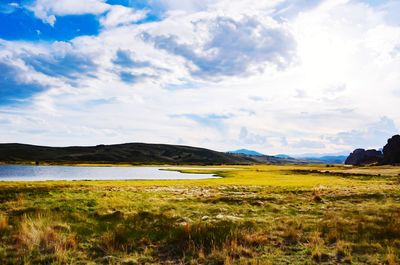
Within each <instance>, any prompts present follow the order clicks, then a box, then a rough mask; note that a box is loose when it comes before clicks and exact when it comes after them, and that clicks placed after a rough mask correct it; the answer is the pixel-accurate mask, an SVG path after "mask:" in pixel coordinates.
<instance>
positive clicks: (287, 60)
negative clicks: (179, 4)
mask: <svg viewBox="0 0 400 265" xmlns="http://www.w3.org/2000/svg"><path fill="white" fill-rule="evenodd" d="M193 24H194V25H195V28H194V31H195V33H196V30H197V29H198V28H202V27H206V28H207V32H208V34H209V37H208V38H207V39H206V40H205V41H202V42H200V43H182V41H181V40H180V39H179V36H176V35H168V36H165V35H157V36H149V35H145V39H146V40H148V41H151V42H153V43H154V45H155V47H156V48H158V49H163V50H166V51H168V52H170V53H173V54H176V55H178V56H181V57H183V58H184V59H185V60H187V61H188V62H189V63H190V65H189V70H190V72H191V73H192V75H194V76H198V77H223V76H235V75H236V76H240V75H242V76H245V75H249V74H251V73H252V72H253V73H254V72H257V71H260V68H261V69H262V68H263V67H264V66H265V65H272V66H275V67H277V68H286V67H288V66H289V65H290V64H291V63H292V62H293V60H294V57H295V50H296V42H295V40H294V38H293V36H292V35H291V34H290V32H289V31H287V30H285V29H284V28H282V27H279V26H268V25H264V24H263V23H261V22H260V21H258V20H256V19H254V18H249V17H246V18H243V19H241V20H235V19H232V18H229V17H216V18H214V19H201V20H197V21H195V22H193ZM191 65H192V66H193V67H190V66H191Z"/></svg>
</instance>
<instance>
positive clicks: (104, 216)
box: [0, 166, 400, 265]
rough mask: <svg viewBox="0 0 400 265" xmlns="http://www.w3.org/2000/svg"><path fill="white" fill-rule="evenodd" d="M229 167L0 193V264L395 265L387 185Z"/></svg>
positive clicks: (386, 181)
mask: <svg viewBox="0 0 400 265" xmlns="http://www.w3.org/2000/svg"><path fill="white" fill-rule="evenodd" d="M238 168H239V169H238V170H233V171H229V172H224V173H222V175H224V176H225V178H223V179H219V180H201V181H198V182H197V181H192V180H190V181H172V182H168V181H161V182H159V181H155V182H149V181H147V182H146V181H138V182H135V181H124V182H123V181H116V182H112V181H107V182H106V181H100V182H97V181H88V182H70V183H67V182H45V183H0V187H1V189H0V201H1V204H0V239H1V240H0V264H3V263H5V264H7V263H10V264H23V263H26V264H54V263H55V264H65V263H70V264H76V263H80V264H87V263H91V264H102V263H105V264H120V263H126V264H185V265H186V264H313V263H325V264H343V263H354V264H388V265H392V264H398V262H399V255H400V253H399V249H400V205H399V202H400V194H399V186H398V183H397V182H396V180H395V179H394V178H393V177H390V178H386V177H384V176H373V177H367V178H363V177H360V176H358V177H357V178H355V177H354V178H353V177H351V176H348V175H339V176H334V175H332V174H328V176H325V175H324V174H323V173H318V170H320V171H322V170H326V168H325V167H323V168H322V167H317V166H299V167H298V168H296V166H254V167H238ZM296 169H298V170H297V171H295V170H296ZM196 170H197V171H199V170H198V169H196ZM310 170H317V173H315V171H312V172H311V173H310ZM329 170H335V167H329ZM343 170H345V169H343ZM374 170H376V169H374ZM200 171H201V170H200ZM374 172H375V171H374ZM159 184H160V185H159ZM2 261H5V262H3V263H2Z"/></svg>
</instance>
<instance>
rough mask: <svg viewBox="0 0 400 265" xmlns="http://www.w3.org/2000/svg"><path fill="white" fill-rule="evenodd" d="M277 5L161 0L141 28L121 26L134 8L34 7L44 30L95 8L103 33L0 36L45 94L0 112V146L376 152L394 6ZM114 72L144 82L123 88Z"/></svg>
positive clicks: (392, 82)
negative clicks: (155, 16) (51, 39)
mask: <svg viewBox="0 0 400 265" xmlns="http://www.w3.org/2000/svg"><path fill="white" fill-rule="evenodd" d="M39 1H40V2H41V3H45V2H44V0H39ZM62 2H68V3H64V4H65V5H66V6H62ZM272 2H274V3H272ZM283 2H284V1H258V2H254V1H250V0H245V1H225V0H220V1H212V2H202V3H200V4H198V1H197V2H195V1H189V2H187V3H186V4H185V5H183V6H182V7H180V6H179V3H180V2H179V1H164V2H163V3H161V1H158V3H157V4H159V5H163V6H164V8H165V9H166V10H167V12H166V15H165V18H163V19H162V20H160V21H155V22H152V23H148V24H146V23H144V24H140V25H138V24H134V25H132V24H131V22H135V21H137V20H140V19H141V14H140V12H139V13H138V12H137V11H135V10H133V9H128V8H125V7H119V6H113V7H112V8H110V6H109V5H108V4H106V3H105V2H102V1H93V0H92V1H87V2H86V3H85V4H83V3H82V5H78V2H77V1H47V2H46V3H48V5H47V6H44V5H43V6H36V7H35V8H33V9H32V10H33V11H34V12H35V14H36V16H38V17H40V18H41V19H44V20H46V21H47V22H48V23H51V22H52V21H53V20H52V17H51V16H57V15H66V14H82V13H91V14H102V15H101V16H100V21H101V23H102V25H103V28H102V31H101V33H100V34H99V35H98V36H90V37H89V36H83V37H79V38H76V39H74V40H71V41H70V42H56V43H54V44H51V43H32V42H22V41H13V42H6V41H0V45H1V49H0V59H2V60H3V61H4V60H7V61H9V62H11V61H12V62H13V63H14V64H15V65H16V66H17V67H18V68H19V69H23V70H24V74H25V75H26V76H28V77H29V80H31V81H32V82H39V83H41V84H45V85H46V86H48V88H49V89H48V90H46V91H45V92H41V93H37V94H34V95H33V96H32V99H31V100H30V103H31V104H28V105H23V106H18V108H16V107H11V106H0V111H1V112H0V113H1V115H2V116H1V120H3V121H6V122H3V123H1V126H0V133H1V135H2V141H4V142H15V141H18V142H30V143H37V144H51V145H71V144H98V143H119V142H132V141H143V142H165V143H177V142H178V141H179V142H182V141H184V142H185V144H190V145H197V146H204V147H208V148H215V149H217V150H233V149H234V148H237V149H239V148H246V147H247V148H249V149H250V148H253V149H256V150H258V151H260V152H263V153H267V154H273V153H289V154H295V153H304V152H309V151H312V152H314V151H318V152H324V153H329V152H338V151H343V150H349V149H352V148H353V147H354V145H357V146H359V147H370V146H371V147H379V146H380V142H385V141H386V139H381V138H386V137H387V136H388V135H390V134H392V133H395V132H396V130H397V128H398V126H399V124H400V114H399V112H398V110H397V108H396V107H395V106H397V105H398V104H399V100H400V98H399V97H398V96H396V93H394V91H398V89H399V84H400V73H399V71H398V69H400V60H399V56H398V55H396V54H394V53H396V52H397V49H398V47H399V39H400V27H399V26H398V24H397V25H396V24H395V23H393V20H391V21H389V20H388V16H389V14H390V12H391V11H390V9H388V8H387V7H385V5H383V6H379V7H371V6H369V5H366V4H363V3H361V2H359V1H357V2H355V1H323V2H324V3H322V4H321V5H315V6H314V5H313V6H311V7H310V6H308V7H307V9H304V10H303V12H301V13H296V12H293V8H291V10H292V11H290V13H291V15H290V16H288V17H287V18H286V20H283V19H282V20H280V19H278V18H277V16H281V14H287V10H281V9H280V8H279V4H284V3H283ZM300 2H301V1H300ZM37 3H39V2H37ZM79 4H81V3H80V2H79ZM90 4H92V5H93V6H92V7H90V8H89V7H88V6H87V5H90ZM286 7H287V5H285V8H286ZM296 8H299V7H296ZM385 8H386V9H385ZM178 9H180V10H178ZM277 14H279V15H277ZM391 17H392V16H391ZM54 19H55V17H54ZM392 19H393V18H392ZM53 23H54V21H53ZM144 34H145V35H146V34H148V35H147V36H152V38H151V39H150V40H151V41H145V39H144V38H143V35H144ZM157 37H160V39H157ZM162 41H163V42H162ZM154 43H156V45H154ZM161 44H162V45H161ZM160 45H161V46H160ZM27 55H29V56H28V57H26V56H27ZM24 56H25V57H24ZM281 59H282V61H283V62H284V63H283V64H282V65H283V66H284V67H281V68H280V69H279V70H277V69H276V68H277V67H276V65H280V63H281ZM59 62H67V63H63V64H62V65H59ZM68 62H69V63H70V64H68ZM79 62H80V63H79ZM81 62H83V63H81ZM267 64H272V65H274V66H275V67H268V66H267ZM85 65H87V66H88V67H84V66H85ZM91 65H92V66H93V65H94V66H93V67H89V66H91ZM288 65H290V67H286V66H288ZM60 67H64V68H62V69H60ZM81 67H84V68H83V69H82V68H81ZM85 69H87V70H90V71H85ZM262 70H264V71H262ZM124 72H126V73H129V74H130V75H131V76H132V77H143V78H137V80H134V81H135V82H124V81H123V80H121V74H122V73H124ZM215 77H217V78H215ZM71 80H72V81H74V82H73V83H72V81H71ZM397 95H398V94H397ZM244 110H246V111H244ZM249 114H251V115H249ZM174 115H175V116H174ZM177 115H180V116H177ZM226 115H228V116H229V117H227V116H226ZM224 117H225V118H224ZM381 117H386V118H384V119H383V120H380V119H381ZM38 120H40V121H41V122H38ZM377 121H379V122H378V123H377ZM27 130H29V132H28V131H27ZM239 136H240V137H239ZM364 143H365V144H364Z"/></svg>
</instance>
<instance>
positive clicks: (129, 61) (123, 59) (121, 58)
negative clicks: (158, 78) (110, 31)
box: [113, 49, 151, 68]
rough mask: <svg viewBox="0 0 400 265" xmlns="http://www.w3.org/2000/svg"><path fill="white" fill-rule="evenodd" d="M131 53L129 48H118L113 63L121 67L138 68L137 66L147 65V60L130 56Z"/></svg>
mask: <svg viewBox="0 0 400 265" xmlns="http://www.w3.org/2000/svg"><path fill="white" fill-rule="evenodd" d="M132 57H133V55H132V53H131V52H130V51H129V50H122V49H119V50H118V51H117V53H116V55H115V58H114V60H113V63H114V64H116V65H119V66H122V67H128V68H138V67H149V66H151V64H150V63H149V62H144V61H139V60H135V59H133V58H132Z"/></svg>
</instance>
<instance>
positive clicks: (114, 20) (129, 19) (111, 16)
mask: <svg viewBox="0 0 400 265" xmlns="http://www.w3.org/2000/svg"><path fill="white" fill-rule="evenodd" d="M145 16H146V12H145V11H136V10H134V9H132V8H127V7H124V6H119V5H115V6H111V7H110V10H109V11H108V13H107V14H106V15H105V16H104V17H102V18H101V19H100V23H101V25H102V26H104V27H116V26H123V25H128V24H131V23H133V22H137V21H139V20H141V19H143V18H145Z"/></svg>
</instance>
